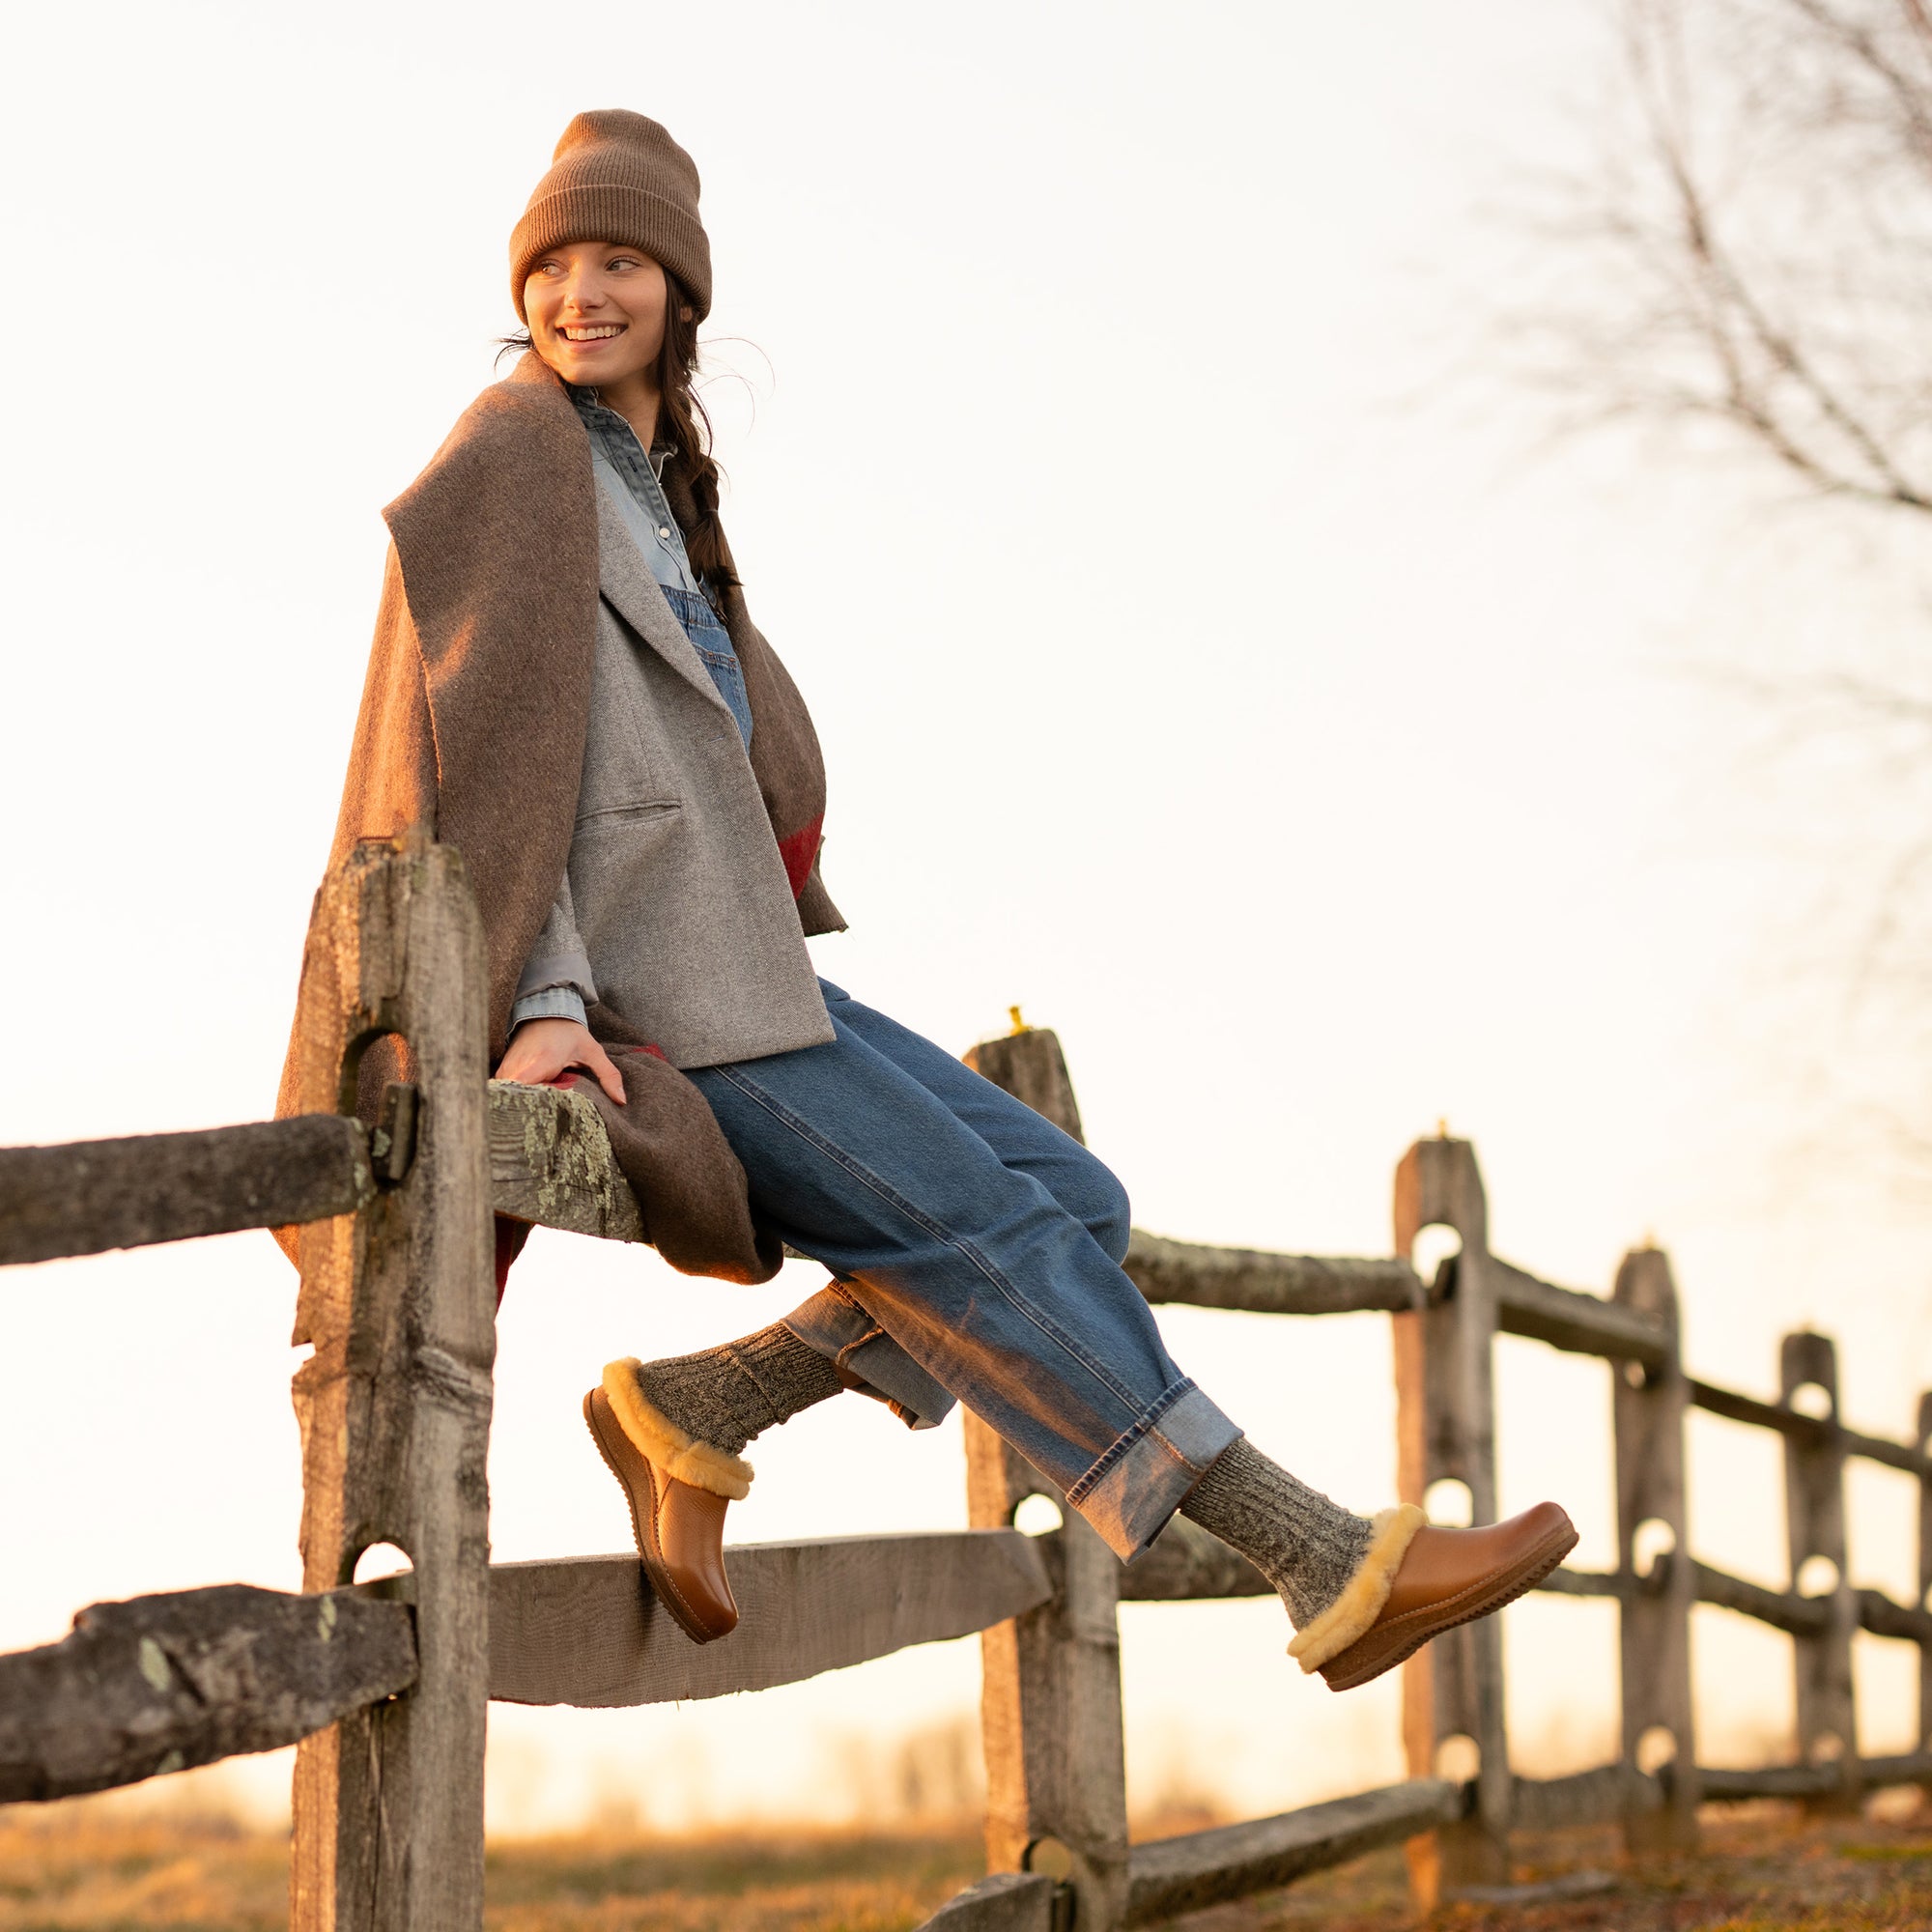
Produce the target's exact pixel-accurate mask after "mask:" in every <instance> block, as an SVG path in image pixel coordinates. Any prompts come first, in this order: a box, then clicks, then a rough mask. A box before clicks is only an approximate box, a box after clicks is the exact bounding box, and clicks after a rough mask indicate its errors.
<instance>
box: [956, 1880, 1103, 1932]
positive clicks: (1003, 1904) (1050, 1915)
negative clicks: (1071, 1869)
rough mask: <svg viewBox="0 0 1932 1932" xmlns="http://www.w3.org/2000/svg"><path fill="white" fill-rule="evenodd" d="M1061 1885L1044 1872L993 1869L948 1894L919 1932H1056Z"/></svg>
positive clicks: (1057, 1931)
mask: <svg viewBox="0 0 1932 1932" xmlns="http://www.w3.org/2000/svg"><path fill="white" fill-rule="evenodd" d="M1061 1889H1062V1888H1061V1887H1060V1886H1059V1885H1058V1884H1057V1883H1056V1882H1055V1881H1054V1880H1053V1879H1050V1878H1048V1877H1047V1876H1046V1874H1045V1873H1044V1872H995V1873H993V1875H992V1876H991V1877H990V1878H982V1879H981V1880H980V1883H979V1884H978V1885H975V1886H969V1887H968V1888H967V1889H965V1890H964V1891H962V1892H960V1893H959V1894H958V1895H957V1896H956V1897H953V1898H949V1899H948V1900H947V1901H946V1903H945V1904H944V1905H942V1906H941V1907H940V1908H939V1910H938V1911H937V1912H935V1913H934V1914H933V1915H932V1917H931V1918H928V1919H927V1920H926V1921H925V1922H924V1923H923V1925H921V1926H920V1927H919V1932H1059V1927H1058V1926H1057V1925H1056V1923H1055V1918H1056V1915H1055V1912H1054V1901H1055V1894H1056V1893H1057V1892H1059V1891H1060V1890H1061ZM1068 1916H1069V1917H1070V1915H1068Z"/></svg>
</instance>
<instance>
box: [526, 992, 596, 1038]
mask: <svg viewBox="0 0 1932 1932" xmlns="http://www.w3.org/2000/svg"><path fill="white" fill-rule="evenodd" d="M526 1020H575V1021H576V1022H577V1024H578V1025H579V1026H584V1025H587V1024H588V1021H587V1019H586V1017H585V1014H584V1010H583V995H582V993H580V992H579V991H578V990H577V988H576V987H575V986H540V987H539V988H538V989H537V990H536V991H535V992H534V993H526V994H525V995H524V996H523V998H522V999H520V1000H519V1001H518V1002H517V1003H516V1005H515V1006H513V1007H512V1008H511V1009H510V1031H511V1032H512V1033H515V1032H516V1030H517V1029H518V1028H519V1027H520V1026H522V1025H523V1023H524V1022H525V1021H526Z"/></svg>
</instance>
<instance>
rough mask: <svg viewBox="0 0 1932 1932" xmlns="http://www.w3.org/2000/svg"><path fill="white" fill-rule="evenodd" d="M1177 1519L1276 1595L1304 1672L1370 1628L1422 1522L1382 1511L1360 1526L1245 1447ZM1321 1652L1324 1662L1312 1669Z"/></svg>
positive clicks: (1211, 1472)
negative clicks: (1210, 1537) (1243, 1560)
mask: <svg viewBox="0 0 1932 1932" xmlns="http://www.w3.org/2000/svg"><path fill="white" fill-rule="evenodd" d="M1405 1511H1407V1512H1409V1513H1410V1514H1405ZM1181 1514H1182V1515H1184V1516H1188V1517H1191V1518H1192V1519H1193V1520H1195V1521H1196V1522H1198V1523H1199V1524H1200V1525H1201V1526H1202V1527H1203V1528H1204V1529H1209V1530H1212V1531H1213V1533H1214V1534H1215V1535H1216V1536H1218V1537H1219V1538H1220V1539H1221V1541H1222V1542H1223V1543H1226V1544H1230V1545H1232V1546H1233V1547H1234V1548H1236V1549H1238V1550H1239V1551H1240V1552H1241V1554H1242V1555H1243V1556H1245V1557H1247V1558H1248V1560H1249V1561H1250V1562H1251V1563H1253V1564H1254V1565H1255V1567H1256V1568H1257V1569H1259V1570H1260V1571H1261V1572H1262V1573H1263V1574H1264V1576H1265V1577H1267V1579H1268V1581H1269V1582H1270V1583H1272V1584H1273V1585H1274V1586H1275V1588H1276V1589H1277V1590H1279V1591H1280V1592H1281V1598H1282V1602H1283V1603H1284V1604H1286V1605H1287V1606H1288V1614H1289V1617H1290V1619H1291V1620H1292V1621H1293V1624H1294V1627H1295V1629H1296V1631H1297V1632H1300V1633H1302V1635H1298V1636H1297V1637H1296V1639H1295V1644H1294V1647H1293V1649H1292V1650H1291V1653H1290V1654H1291V1655H1292V1656H1293V1657H1295V1658H1297V1659H1298V1660H1301V1662H1302V1667H1303V1668H1304V1669H1310V1670H1312V1669H1314V1668H1316V1667H1317V1663H1319V1662H1321V1659H1325V1658H1327V1657H1332V1656H1334V1655H1335V1653H1336V1651H1338V1650H1342V1649H1346V1648H1347V1647H1348V1645H1349V1644H1350V1643H1352V1642H1353V1641H1354V1640H1355V1638H1356V1637H1357V1636H1359V1635H1360V1634H1361V1633H1362V1632H1363V1631H1365V1630H1366V1629H1367V1628H1368V1627H1369V1625H1370V1624H1372V1623H1373V1622H1374V1621H1375V1620H1376V1618H1377V1616H1378V1614H1379V1613H1380V1611H1381V1606H1382V1605H1383V1604H1384V1603H1386V1602H1387V1600H1388V1593H1389V1586H1390V1584H1391V1583H1392V1582H1393V1581H1394V1579H1395V1572H1396V1570H1397V1568H1398V1567H1399V1566H1400V1565H1401V1562H1402V1558H1403V1555H1404V1553H1405V1552H1406V1550H1407V1548H1408V1543H1409V1539H1410V1538H1411V1537H1412V1536H1413V1535H1414V1534H1415V1531H1416V1529H1417V1528H1418V1527H1420V1525H1421V1522H1422V1512H1421V1511H1420V1510H1416V1509H1413V1507H1412V1505H1405V1506H1404V1509H1403V1510H1396V1511H1388V1510H1385V1511H1383V1512H1382V1514H1381V1515H1380V1516H1378V1517H1377V1518H1376V1519H1375V1520H1373V1521H1371V1520H1369V1519H1368V1518H1367V1517H1360V1516H1356V1515H1355V1514H1354V1512H1353V1511H1352V1510H1346V1509H1344V1508H1343V1507H1342V1506H1341V1504H1340V1503H1338V1502H1335V1501H1333V1500H1332V1499H1331V1498H1329V1497H1327V1496H1324V1495H1323V1494H1322V1493H1321V1491H1320V1490H1312V1489H1310V1488H1309V1487H1308V1485H1307V1484H1306V1483H1303V1482H1301V1481H1299V1480H1297V1479H1296V1478H1295V1477H1294V1476H1293V1475H1291V1474H1290V1473H1289V1471H1288V1470H1286V1469H1284V1468H1283V1467H1282V1466H1281V1464H1280V1463H1275V1462H1271V1461H1270V1460H1269V1459H1268V1458H1267V1457H1265V1456H1264V1455H1263V1454H1262V1452H1261V1451H1260V1450H1259V1449H1257V1448H1256V1447H1255V1446H1254V1444H1253V1443H1251V1442H1249V1441H1248V1440H1247V1439H1246V1438H1245V1437H1243V1438H1242V1439H1241V1440H1240V1441H1238V1442H1236V1443H1234V1444H1233V1445H1232V1446H1231V1447H1230V1448H1229V1449H1228V1450H1227V1451H1226V1452H1225V1453H1224V1454H1223V1455H1222V1456H1221V1457H1220V1458H1219V1459H1218V1460H1217V1461H1216V1462H1215V1463H1214V1464H1213V1465H1212V1467H1210V1468H1209V1469H1208V1472H1207V1474H1206V1475H1204V1476H1203V1477H1202V1478H1201V1480H1200V1482H1198V1483H1197V1484H1196V1485H1195V1486H1194V1489H1193V1491H1192V1492H1191V1493H1190V1494H1189V1495H1188V1498H1187V1500H1186V1501H1185V1502H1184V1503H1182V1504H1181ZM1411 1514H1412V1519H1413V1520H1410V1515H1411ZM1371 1598H1373V1600H1374V1601H1373V1605H1371V1606H1370V1607H1368V1608H1367V1610H1366V1613H1364V1611H1363V1605H1367V1604H1369V1600H1370V1599H1371ZM1350 1626H1352V1629H1350V1634H1348V1635H1347V1636H1344V1637H1342V1638H1341V1639H1340V1640H1339V1641H1335V1640H1334V1633H1335V1632H1336V1631H1338V1630H1342V1629H1345V1628H1349V1627H1350ZM1331 1645H1332V1647H1331ZM1317 1649H1319V1650H1321V1659H1318V1660H1317V1663H1311V1662H1307V1657H1308V1654H1309V1653H1310V1652H1311V1651H1313V1650H1317Z"/></svg>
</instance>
